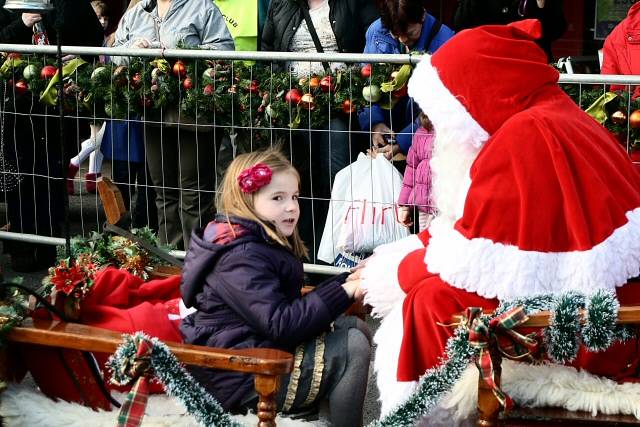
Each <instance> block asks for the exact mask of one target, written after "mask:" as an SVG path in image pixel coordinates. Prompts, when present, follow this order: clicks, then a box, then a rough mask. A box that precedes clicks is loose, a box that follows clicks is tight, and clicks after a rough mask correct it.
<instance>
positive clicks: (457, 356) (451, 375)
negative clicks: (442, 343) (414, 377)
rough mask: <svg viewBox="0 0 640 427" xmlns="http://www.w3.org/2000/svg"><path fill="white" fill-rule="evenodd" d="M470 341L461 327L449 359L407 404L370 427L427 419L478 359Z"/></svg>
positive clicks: (427, 377) (392, 426) (451, 343)
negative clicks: (424, 417)
mask: <svg viewBox="0 0 640 427" xmlns="http://www.w3.org/2000/svg"><path fill="white" fill-rule="evenodd" d="M483 320H484V319H483ZM486 323H487V324H488V322H486ZM468 338H469V337H468V331H466V330H465V329H464V328H463V327H458V328H457V329H456V330H455V332H454V334H453V337H451V338H449V341H447V347H446V352H447V357H446V359H444V360H443V362H442V364H441V365H440V366H438V367H437V368H434V369H430V370H428V371H427V372H426V373H425V374H424V376H422V378H421V379H420V383H419V385H418V389H417V390H416V392H415V393H414V394H413V395H412V396H411V397H410V398H409V399H408V400H407V401H406V402H405V403H403V404H402V405H400V406H399V407H398V408H396V409H395V410H394V411H393V412H392V413H390V414H388V415H387V416H385V417H384V418H382V419H380V420H378V421H374V422H372V423H371V424H369V427H409V426H413V425H415V424H416V422H417V421H418V420H419V419H420V418H422V417H423V416H425V415H427V414H428V413H429V412H430V411H431V410H432V409H433V408H434V407H435V406H436V405H437V404H438V402H439V400H440V397H441V396H442V395H443V394H445V393H446V392H448V391H449V390H451V388H452V387H453V385H454V384H455V383H456V382H457V381H458V380H459V379H460V377H461V376H462V373H463V372H464V371H465V369H467V366H469V363H470V362H471V360H472V358H473V357H474V356H475V350H474V349H473V348H472V347H471V345H469V339H468Z"/></svg>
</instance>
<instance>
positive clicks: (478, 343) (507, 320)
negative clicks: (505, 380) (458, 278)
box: [463, 306, 538, 411]
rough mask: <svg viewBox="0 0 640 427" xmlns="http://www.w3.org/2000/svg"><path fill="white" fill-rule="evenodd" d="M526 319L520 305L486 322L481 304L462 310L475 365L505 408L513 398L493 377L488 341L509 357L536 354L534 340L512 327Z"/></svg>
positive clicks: (516, 357) (511, 402) (510, 404)
mask: <svg viewBox="0 0 640 427" xmlns="http://www.w3.org/2000/svg"><path fill="white" fill-rule="evenodd" d="M528 319H529V317H528V316H527V314H526V313H525V311H524V308H523V307H521V306H519V307H514V308H512V309H511V310H509V311H507V312H505V313H502V314H501V315H499V316H496V317H494V318H493V319H491V320H490V321H489V325H487V324H486V323H485V322H484V321H483V320H482V308H480V307H469V308H467V310H466V311H465V315H464V321H463V324H464V325H465V327H466V328H467V330H468V332H469V344H470V345H471V346H472V347H474V348H475V349H477V350H478V357H477V358H476V359H475V363H476V366H477V367H478V370H479V371H480V375H481V377H482V379H483V380H484V381H485V382H486V383H487V385H488V386H489V387H490V388H491V390H492V391H493V394H494V395H495V396H496V399H498V401H499V402H500V404H501V405H502V406H503V407H504V409H505V411H508V410H509V409H511V408H512V407H513V400H511V397H509V395H507V394H506V393H505V392H504V391H502V389H501V388H500V386H499V385H498V384H497V382H496V380H495V370H494V368H493V360H492V358H491V352H490V345H491V343H492V341H493V340H495V343H496V345H497V349H498V350H499V351H500V353H502V355H504V356H505V357H507V358H509V359H522V358H524V357H528V356H531V355H532V354H535V353H536V351H537V349H538V342H537V340H535V339H534V338H533V337H530V336H525V335H522V334H520V333H518V332H516V331H515V330H514V328H516V327H518V326H519V325H521V324H523V323H524V322H526V321H527V320H528Z"/></svg>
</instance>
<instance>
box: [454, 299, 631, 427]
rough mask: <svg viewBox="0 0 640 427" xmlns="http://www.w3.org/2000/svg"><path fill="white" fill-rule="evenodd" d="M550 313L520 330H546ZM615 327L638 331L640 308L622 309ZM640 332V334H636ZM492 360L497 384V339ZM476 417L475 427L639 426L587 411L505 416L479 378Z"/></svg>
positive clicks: (519, 411) (524, 411)
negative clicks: (620, 325)
mask: <svg viewBox="0 0 640 427" xmlns="http://www.w3.org/2000/svg"><path fill="white" fill-rule="evenodd" d="M461 318H462V316H461V315H456V316H454V318H453V321H452V323H459V322H460V321H461ZM550 318H551V314H550V313H549V312H539V313H536V314H531V315H529V320H528V321H527V322H525V323H523V324H522V325H521V326H520V328H545V327H548V326H549V324H550ZM616 323H617V324H624V325H635V326H636V327H637V328H640V306H623V307H620V310H619V312H618V319H617V322H616ZM639 332H640V331H639ZM489 351H490V354H491V360H492V363H493V366H494V371H495V379H496V382H497V384H498V386H499V385H500V377H501V371H502V368H501V364H502V354H501V353H500V351H499V349H498V347H497V342H496V340H492V341H491V342H490V344H489ZM477 408H478V418H477V422H476V425H477V426H514V427H515V426H519V427H520V426H522V427H524V426H547V425H568V426H587V425H598V426H605V425H612V426H613V425H617V426H625V425H640V420H638V419H637V418H636V417H634V416H631V415H607V414H598V415H591V414H590V413H588V412H582V411H569V410H567V409H563V408H527V407H516V408H514V409H512V410H511V411H509V413H504V412H503V408H502V407H501V405H500V402H499V401H498V399H497V398H496V396H495V395H494V394H493V391H492V390H491V387H490V386H489V385H488V384H487V383H486V382H485V381H484V380H483V379H482V376H480V377H479V378H478V402H477Z"/></svg>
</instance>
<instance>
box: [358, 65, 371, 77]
mask: <svg viewBox="0 0 640 427" xmlns="http://www.w3.org/2000/svg"><path fill="white" fill-rule="evenodd" d="M360 75H361V76H362V78H365V79H368V78H369V77H371V64H365V65H364V66H363V67H362V68H360Z"/></svg>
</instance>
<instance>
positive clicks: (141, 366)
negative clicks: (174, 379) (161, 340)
mask: <svg viewBox="0 0 640 427" xmlns="http://www.w3.org/2000/svg"><path fill="white" fill-rule="evenodd" d="M134 340H135V343H136V347H137V349H136V355H135V356H134V358H133V360H130V359H127V360H125V362H124V363H125V364H126V369H125V372H126V373H127V374H128V375H129V376H130V377H131V378H132V379H137V380H136V383H135V384H134V386H133V387H132V388H131V391H129V393H128V394H127V400H126V401H125V402H124V403H123V404H122V406H121V407H120V413H119V414H118V427H138V426H140V424H141V423H142V419H143V418H144V412H145V410H146V408H147V400H148V398H149V381H150V377H151V363H150V362H151V351H152V350H153V343H152V342H151V340H149V339H147V338H145V337H142V336H140V335H138V336H136V337H134Z"/></svg>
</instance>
